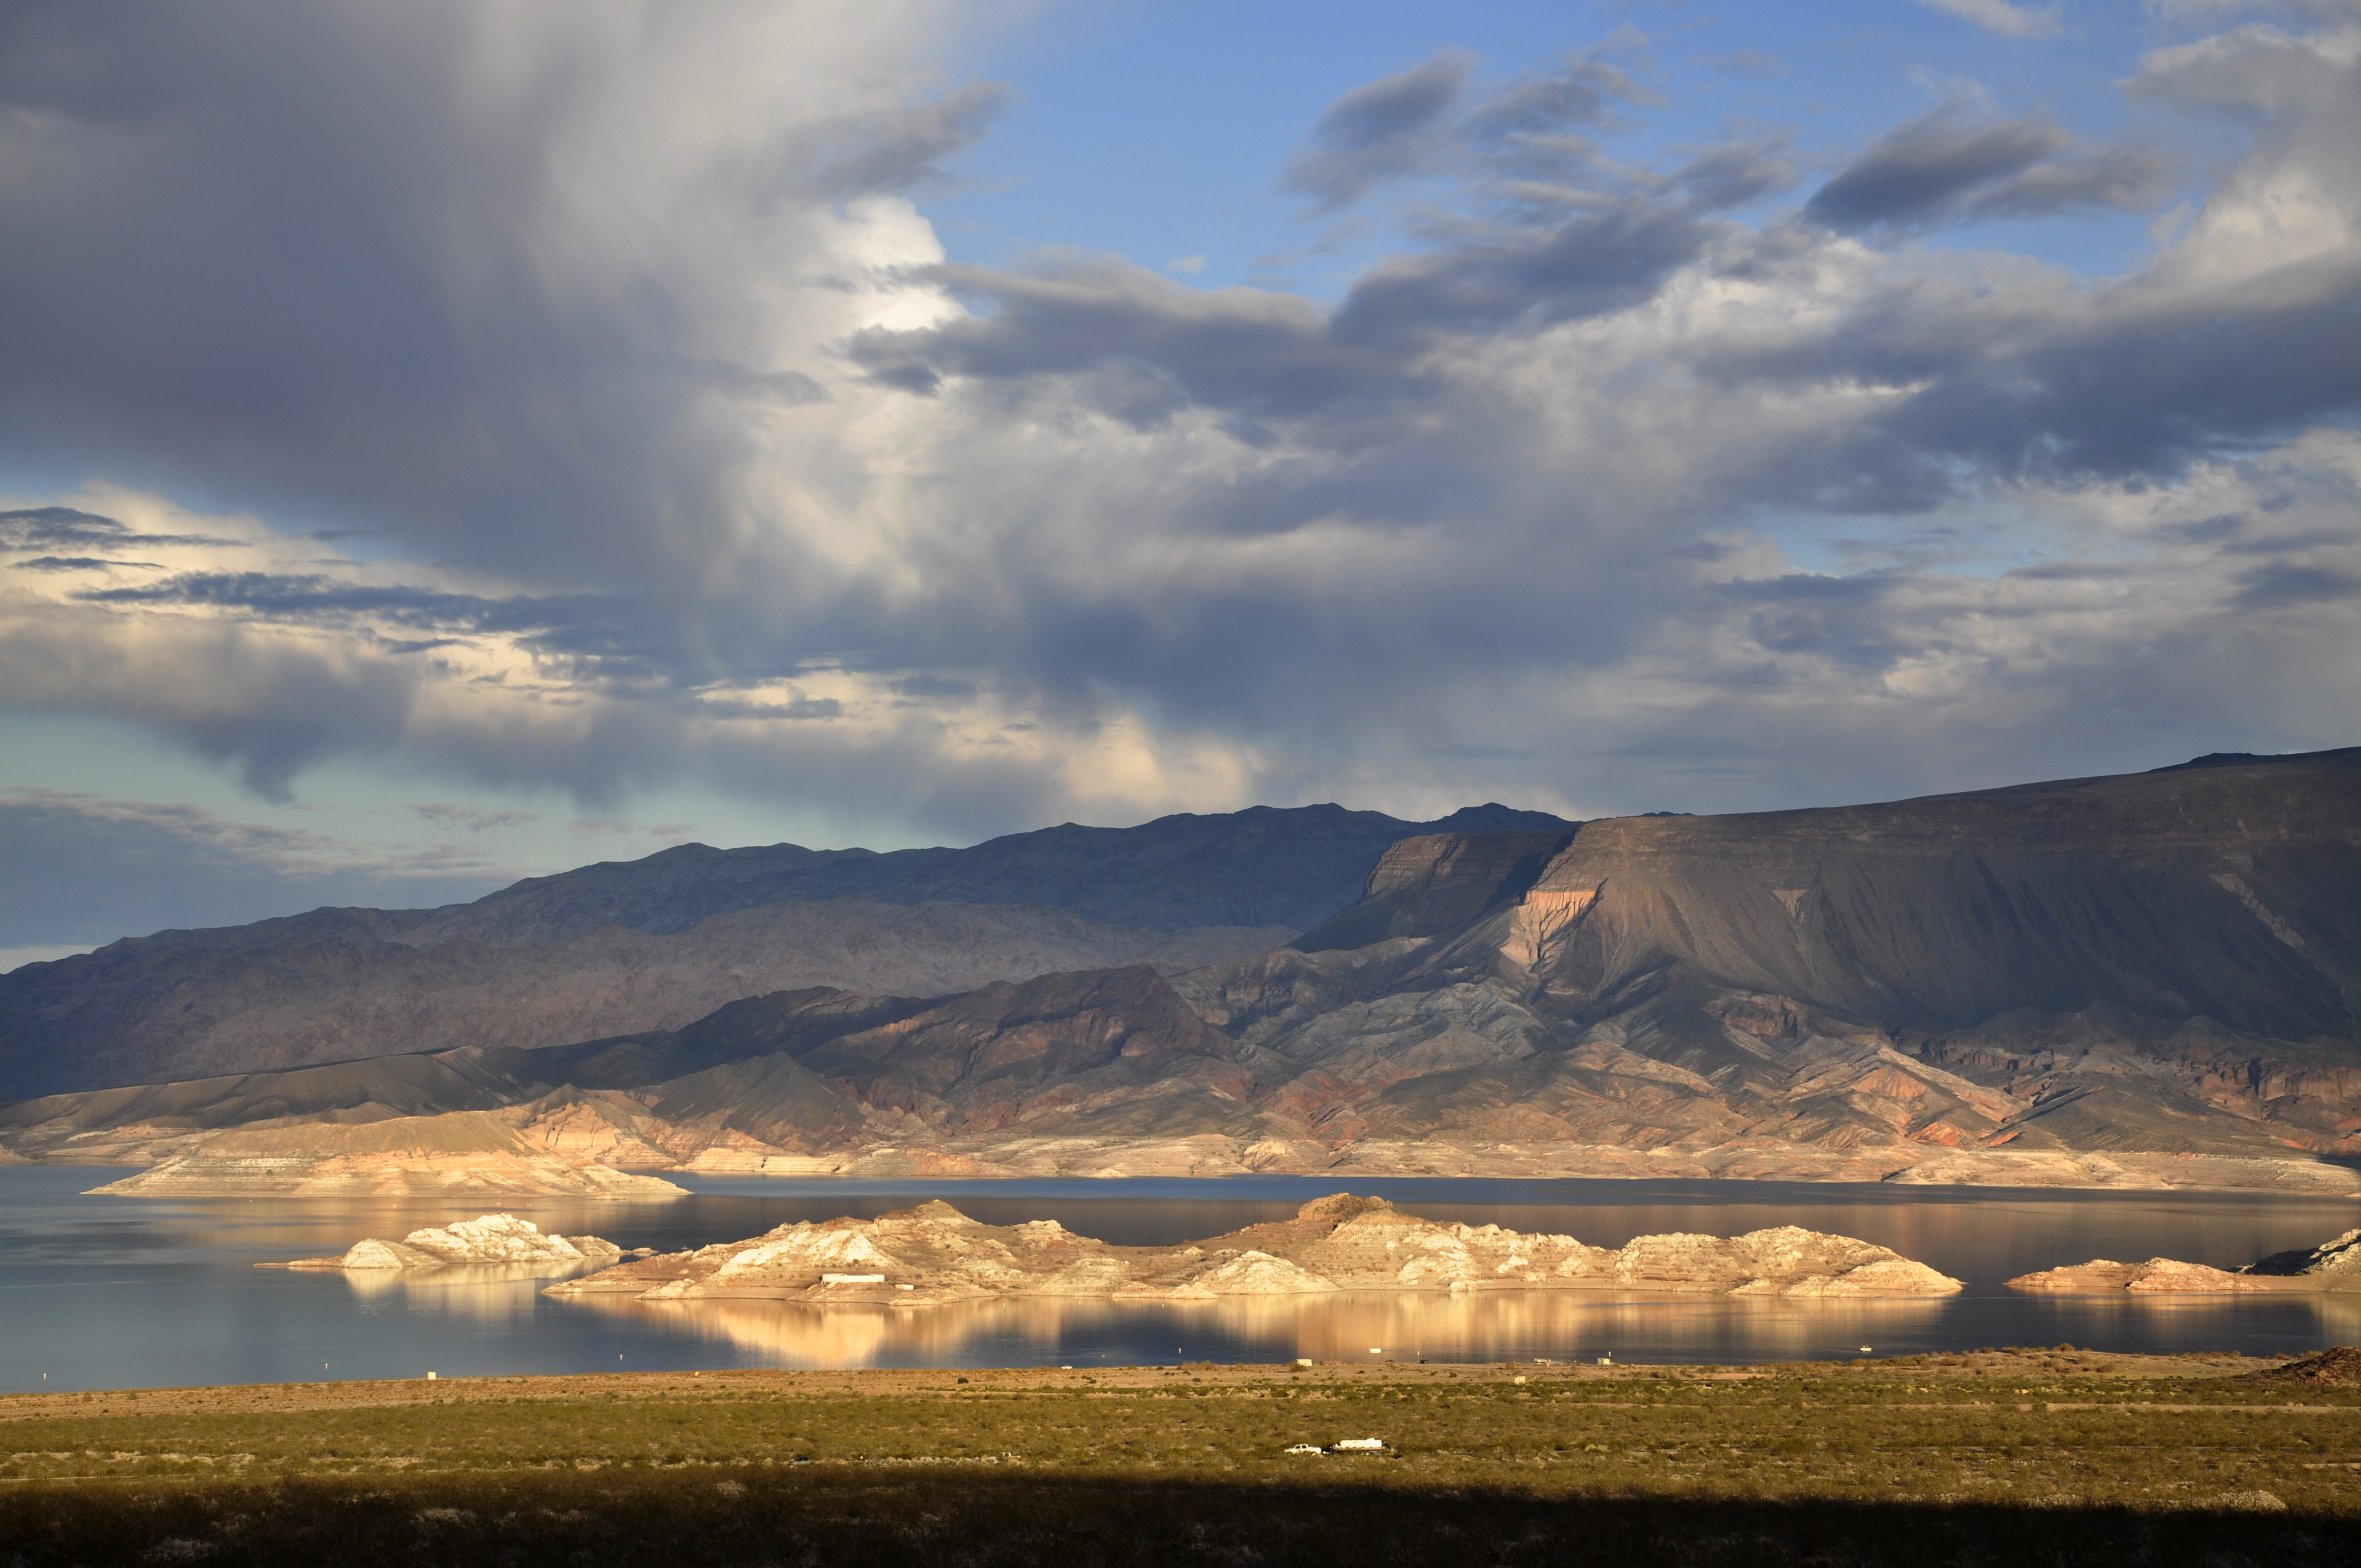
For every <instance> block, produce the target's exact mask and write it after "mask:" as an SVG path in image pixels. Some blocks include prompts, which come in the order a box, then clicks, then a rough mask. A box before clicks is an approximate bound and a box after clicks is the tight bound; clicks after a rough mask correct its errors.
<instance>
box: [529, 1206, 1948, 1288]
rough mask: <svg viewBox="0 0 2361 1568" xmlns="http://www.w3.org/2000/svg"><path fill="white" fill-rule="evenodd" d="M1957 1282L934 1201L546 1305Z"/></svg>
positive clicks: (811, 1228) (1333, 1225) (1809, 1247)
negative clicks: (1142, 1241)
mask: <svg viewBox="0 0 2361 1568" xmlns="http://www.w3.org/2000/svg"><path fill="white" fill-rule="evenodd" d="M1960 1288H1961V1287H1960V1281H1958V1280H1956V1279H1951V1278H1949V1277H1945V1276H1943V1275H1941V1274H1938V1273H1937V1272H1935V1271H1934V1270H1933V1269H1931V1268H1928V1267H1927V1266H1925V1265H1923V1264H1918V1263H1914V1262H1912V1261H1910V1260H1909V1259H1907V1258H1904V1257H1901V1256H1899V1255H1896V1254H1894V1253H1893V1252H1891V1251H1889V1250H1888V1249H1886V1248H1884V1247H1881V1246H1875V1245H1871V1244H1870V1243H1867V1242H1861V1241H1855V1240H1853V1239H1851V1238H1850V1237H1846V1236H1828V1235H1821V1234H1817V1233H1816V1232H1812V1231H1806V1230H1800V1229H1797V1228H1795V1227H1794V1226H1785V1227H1782V1228H1779V1229H1776V1230H1768V1231H1757V1232H1754V1233H1752V1234H1749V1235H1744V1236H1737V1237H1731V1238H1723V1237H1717V1236H1695V1235H1668V1236H1642V1237H1640V1238H1638V1239H1637V1240H1635V1241H1633V1242H1631V1244H1630V1245H1627V1246H1625V1247H1623V1248H1622V1249H1621V1250H1620V1251H1609V1250H1607V1249H1605V1248H1602V1247H1593V1246H1586V1245H1583V1244H1582V1243H1581V1242H1579V1241H1576V1239H1575V1238H1574V1237H1572V1236H1564V1235H1527V1234H1521V1233H1519V1232H1516V1231H1511V1230H1505V1229H1503V1228H1501V1227H1500V1226H1499V1225H1466V1224H1458V1223H1438V1222H1435V1221H1433V1220H1425V1219H1421V1218H1419V1217H1418V1216H1416V1215H1413V1214H1409V1213H1405V1212H1402V1211H1401V1210H1399V1209H1397V1208H1395V1207H1393V1206H1392V1205H1391V1204H1389V1203H1388V1202H1386V1201H1384V1200H1383V1199H1380V1198H1356V1197H1353V1196H1351V1195H1350V1194H1345V1193H1338V1194H1335V1195H1334V1196H1333V1197H1328V1198H1323V1199H1320V1200H1318V1201H1314V1202H1312V1203H1307V1204H1305V1205H1304V1206H1303V1208H1302V1209H1301V1210H1300V1211H1298V1212H1297V1213H1296V1216H1295V1218H1293V1219H1292V1220H1284V1221H1278V1222H1274V1223H1268V1224H1259V1225H1250V1226H1248V1227H1246V1229H1245V1230H1242V1231H1237V1232H1235V1233H1233V1234H1229V1235H1224V1236H1215V1237H1213V1238H1211V1239H1209V1240H1206V1241H1202V1242H1191V1243H1189V1244H1187V1245H1182V1246H1179V1247H1126V1246H1114V1245H1109V1244H1107V1243H1105V1242H1102V1241H1099V1240H1096V1239H1094V1238H1093V1237H1089V1236H1082V1235H1076V1234H1074V1233H1072V1232H1071V1231H1069V1230H1067V1229H1066V1228H1065V1227H1064V1226H1062V1225H1060V1224H1059V1223H1057V1222H1056V1221H1054V1220H1038V1221H1033V1222H1031V1223H1027V1224H1021V1225H986V1224H982V1223H978V1222H977V1221H974V1220H972V1219H970V1218H969V1217H968V1216H966V1215H965V1214H962V1213H961V1212H959V1211H958V1210H956V1209H954V1208H952V1207H951V1206H950V1204H948V1203H944V1202H941V1201H935V1202H929V1203H924V1204H921V1205H919V1206H918V1207H917V1208H915V1209H906V1210H902V1211H899V1212H895V1213H891V1214H887V1215H884V1216H883V1217H881V1218H879V1219H875V1220H853V1219H841V1220H829V1221H825V1222H822V1223H811V1222H809V1221H806V1222H802V1223H796V1224H794V1225H783V1226H781V1227H779V1228H778V1229H777V1230H775V1231H773V1232H770V1233H769V1234H766V1235H762V1236H757V1237H754V1238H752V1239H751V1240H748V1241H744V1242H738V1243H733V1244H725V1245H713V1246H707V1247H701V1248H699V1249H698V1250H697V1251H695V1252H688V1253H671V1254H665V1255H659V1256H653V1257H647V1258H642V1259H637V1260H634V1261H631V1262H628V1263H622V1264H619V1265H617V1266H614V1267H611V1268H607V1269H603V1270H601V1271H599V1272H598V1273H596V1274H591V1275H588V1276H585V1277H582V1278H579V1279H573V1280H568V1281H566V1282H565V1283H563V1284H560V1285H556V1286H553V1287H552V1288H551V1289H552V1292H553V1293H554V1294H561V1295H567V1296H577V1295H628V1296H631V1297H633V1298H636V1299H641V1300H649V1301H684V1300H703V1299H723V1298H766V1299H785V1300H800V1301H807V1302H816V1303H823V1304H825V1303H829V1302H838V1303H843V1304H847V1305H851V1304H854V1303H884V1304H888V1305H898V1306H922V1305H929V1304H938V1303H943V1302H950V1301H960V1300H969V1299H979V1298H989V1297H1003V1296H1051V1297H1097V1298H1104V1299H1109V1300H1115V1301H1125V1300H1130V1301H1154V1300H1164V1301H1185V1300H1205V1299H1217V1298H1233V1297H1290V1296H1310V1295H1319V1294H1323V1293H1328V1292H1335V1291H1367V1290H1379V1291H1400V1290H1411V1291H1465V1290H1500V1289H1586V1290H1596V1291H1633V1292H1653V1291H1676V1292H1680V1293H1684V1294H1699V1293H1705V1294H1713V1295H1726V1296H1748V1295H1753V1296H1762V1295H1790V1296H1857V1297H1911V1296H1940V1295H1948V1294H1949V1293H1951V1292H1953V1291H1956V1290H1958V1289H1960Z"/></svg>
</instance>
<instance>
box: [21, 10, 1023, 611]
mask: <svg viewBox="0 0 2361 1568" xmlns="http://www.w3.org/2000/svg"><path fill="white" fill-rule="evenodd" d="M632 9H633V8H632V7H630V6H620V5H585V6H579V7H533V6H526V7H518V8H513V9H511V10H510V11H508V12H505V13H499V14H495V13H491V12H488V11H487V10H486V9H485V8H484V7H482V6H480V5H475V4H472V3H470V0H419V3H417V4H413V5H397V6H383V5H368V4H363V3H360V0H322V3H319V4H302V5H298V4H293V3H280V0H239V3H236V4H232V5H221V6H210V7H198V6H162V7H157V6H148V5H129V4H112V3H101V4H82V3H81V0H21V3H19V4H16V5H10V6H9V7H7V8H6V16H7V21H6V26H5V31H0V159H5V160H6V162H7V165H8V167H9V170H10V175H9V178H8V179H7V180H6V181H5V182H0V233H5V234H6V235H8V236H9V240H8V243H7V244H6V245H5V246H0V298H6V299H9V300H12V301H17V302H27V301H36V300H38V301H39V302H41V304H40V308H38V309H12V310H8V311H5V312H0V429H5V431H7V432H8V433H9V434H8V436H7V438H6V439H7V441H8V443H9V444H11V445H14V446H16V448H18V449H19V450H37V451H39V452H40V453H41V454H42V455H43V456H44V458H45V459H46V460H49V461H51V462H60V461H79V462H92V463H96V462H100V461H104V462H106V463H108V464H110V465H112V471H113V472H114V473H115V476H116V477H121V478H125V479H131V480H137V481H146V482H154V483H172V482H178V481H184V480H189V479H198V480H201V481H203V482H204V483H205V484H207V485H209V486H211V487H213V488H215V489H216V490H217V491H220V490H226V491H228V492H230V493H234V494H238V495H241V496H246V497H251V498H254V499H256V500H258V501H260V502H264V503H267V504H269V505H270V506H272V507H273V508H274V509H276V510H279V511H280V512H281V513H282V514H283V513H289V512H291V513H293V514H295V515H297V516H304V517H308V518H310V519H313V520H316V521H320V522H323V523H333V524H336V525H339V526H340V527H361V528H382V529H385V530H389V531H390V532H391V533H393V534H395V535H398V536H401V537H406V538H409V539H411V540H413V541H415V540H419V539H421V538H422V537H424V538H427V539H429V540H431V541H432V542H433V543H431V544H430V548H431V549H434V550H436V551H437V552H438V553H442V554H446V555H449V556H454V557H460V558H466V559H470V560H475V561H478V562H484V563H488V564H494V565H501V566H510V567H524V568H530V569H532V570H533V571H536V572H540V571H545V570H547V569H548V566H549V565H550V563H551V562H553V561H555V560H560V559H563V560H566V561H567V562H568V563H570V564H571V565H573V566H574V567H575V568H576V569H577V571H578V572H579V574H580V575H582V576H586V577H591V578H596V577H598V576H606V575H608V574H610V573H612V574H620V575H623V576H630V577H633V578H636V579H640V580H647V579H651V578H654V577H660V576H667V575H677V574H678V572H679V570H680V566H679V560H678V553H677V552H676V551H675V550H674V549H671V548H666V547H664V543H663V542H662V541H660V539H659V538H658V536H657V535H656V534H655V533H654V532H652V531H651V530H650V529H649V527H648V526H647V524H648V521H649V519H650V517H651V514H652V512H657V513H661V514H664V515H667V516H669V517H670V518H671V520H672V525H671V526H672V540H671V543H675V544H676V543H680V542H681V538H680V536H681V531H684V530H686V531H690V532H697V531H708V530H711V529H714V528H715V527H716V526H717V525H718V523H719V519H720V518H721V516H722V515H723V514H724V513H725V512H726V511H727V510H728V505H727V500H726V498H725V497H724V496H723V495H722V494H721V493H720V491H719V489H718V488H717V486H718V484H719V479H718V476H719V474H720V473H721V472H722V471H723V470H724V469H725V468H727V467H728V466H730V465H731V464H733V463H735V462H738V461H741V460H742V457H743V455H744V452H745V450H746V436H745V434H744V432H743V428H742V425H741V424H739V423H736V422H733V420H732V418H731V417H730V414H729V411H728V405H729V403H730V401H731V400H739V399H747V398H752V399H754V400H759V401H778V400H785V401H786V402H788V403H796V402H800V401H808V400H813V399H815V398H817V397H819V396H821V395H823V394H822V392H821V389H819V387H818V383H817V381H816V380H814V379H813V378H812V377H811V375H810V374H809V368H808V367H797V366H792V365H779V364H775V363H763V361H762V360H761V359H760V358H759V357H757V358H752V359H751V360H750V361H745V362H741V359H740V358H739V357H738V356H735V355H733V354H731V353H730V352H727V351H726V347H727V345H730V344H731V343H732V342H733V340H738V339H742V337H743V333H742V330H741V329H742V321H741V319H738V318H741V317H742V311H741V305H740V302H738V301H737V300H736V299H734V298H732V297H731V296H733V295H734V294H736V292H737V291H738V290H739V289H740V287H741V280H740V279H739V278H738V277H737V276H736V272H737V269H738V266H739V262H738V260H737V259H736V258H734V257H733V256H732V255H731V254H730V250H729V248H728V247H729V246H730V245H737V244H742V243H744V242H745V240H746V239H747V237H748V230H749V229H750V228H760V227H761V226H762V225H778V226H777V229H776V232H771V233H764V234H762V235H760V236H759V238H758V241H757V242H758V243H760V244H762V246H763V249H764V250H765V252H766V255H767V258H768V259H769V260H770V262H771V264H772V265H773V266H774V267H783V268H785V269H794V268H796V267H797V266H798V265H801V264H803V263H804V261H805V260H807V259H813V260H817V259H818V256H817V253H816V252H815V251H814V247H813V242H811V241H810V239H809V235H810V234H811V233H812V232H813V221H812V218H811V214H812V213H813V210H814V208H815V206H816V205H818V206H820V207H822V208H824V207H825V204H827V203H845V202H851V201H855V200H857V199H859V198H861V197H862V196H864V195H866V194H868V193H872V192H882V191H892V190H899V189H904V188H906V187H909V186H911V185H913V184H922V183H925V182H927V181H933V180H937V179H939V177H940V176H941V172H942V170H943V169H944V167H945V160H946V159H949V158H950V157H952V156H953V155H955V154H956V153H957V152H958V151H959V150H960V149H961V148H963V147H965V146H967V145H968V144H969V143H970V142H972V140H973V139H974V137H977V136H978V135H980V134H982V132H983V129H984V128H985V126H987V125H988V124H989V123H990V120H991V118H992V116H993V115H994V113H995V112H997V110H998V109H999V108H1000V106H1001V105H1002V104H1004V103H1005V96H1006V95H1005V92H1004V91H1003V90H1001V89H999V88H996V87H994V86H992V85H990V84H983V83H976V84H970V85H966V86H962V87H959V88H956V89H954V90H952V91H950V93H946V94H944V95H942V96H940V97H939V98H937V99H935V100H934V101H931V102H928V101H924V100H918V101H912V102H903V103H878V102H875V100H877V99H879V98H880V97H883V96H886V95H888V94H889V93H891V89H890V87H889V88H887V89H884V90H881V89H879V88H878V87H876V86H874V85H865V84H864V83H865V82H869V83H873V82H876V81H879V80H884V78H883V77H882V76H881V74H880V73H879V72H876V71H863V70H862V69H860V68H859V66H858V63H857V57H856V60H854V61H851V62H848V63H851V64H852V66H853V69H851V70H837V71H835V74H834V76H833V77H831V75H830V71H831V69H832V68H831V67H830V66H829V63H828V61H829V48H828V46H829V39H827V38H825V37H820V36H813V37H811V38H809V39H808V43H809V49H808V50H807V53H808V55H809V58H810V60H811V61H812V64H811V66H810V68H809V69H810V71H811V72H812V80H809V81H801V80H798V79H797V78H796V71H798V70H801V69H804V68H802V67H799V66H798V65H796V63H795V61H796V57H795V56H792V55H784V54H779V53H776V52H773V51H774V45H775V43H776V42H777V40H772V39H766V38H761V37H759V36H752V35H754V34H756V33H758V32H759V30H760V29H762V28H766V27H773V26H774V25H785V24H787V23H789V22H791V21H792V18H791V17H787V16H780V17H778V18H777V20H776V23H775V24H774V22H772V21H771V20H768V19H758V18H759V13H758V12H757V11H755V10H754V9H752V8H750V7H738V6H732V5H727V4H712V3H697V4H685V5H678V6H668V7H664V8H661V9H660V10H653V11H649V12H647V14H645V15H644V16H630V15H628V13H630V12H631V11H632ZM569 13H570V14H569ZM733 18H735V19H737V20H733ZM741 22H742V26H741ZM725 24H726V25H728V26H741V30H743V31H747V32H748V33H749V34H750V36H749V37H748V38H747V39H746V40H745V43H744V45H743V47H741V49H739V50H738V51H736V53H735V55H732V54H730V53H729V52H727V51H721V50H714V49H710V48H709V46H710V44H711V43H712V42H713V41H714V40H712V39H709V38H706V37H704V36H703V34H704V33H709V32H713V31H715V30H716V29H717V28H724V30H726V28H725V26H724V25H725ZM508 72H513V73H514V75H513V78H512V79H511V77H510V76H507V75H504V74H503V73H508ZM634 73H636V74H637V77H638V80H637V81H634V79H633V76H634ZM766 75H767V77H768V78H769V80H767V81H765V80H764V79H765V77H766ZM756 82H763V85H764V86H765V87H766V88H767V91H768V92H769V93H770V94H771V104H770V105H767V106H765V105H762V104H755V105H754V106H752V107H750V106H749V97H748V90H749V88H750V87H752V86H753V85H754V84H755V83H756ZM691 94H699V95H701V98H702V100H703V101H700V102H698V103H697V104H696V107H695V109H694V110H693V111H692V109H691V107H690V95H691ZM912 96H913V97H914V98H915V95H912ZM864 99H865V100H870V102H866V103H863V102H862V100H864ZM708 110H714V111H716V112H715V113H714V114H712V115H709V116H708ZM707 135H709V136H710V137H711V145H709V146H708V145H703V144H700V142H699V141H698V139H697V138H698V137H700V136H707ZM673 203H683V204H682V205H680V206H679V207H678V209H677V210H673V209H672V204H673ZM717 214H719V215H721V216H723V217H724V218H725V220H726V221H728V222H730V223H732V224H734V225H736V227H735V228H734V230H732V231H730V232H729V233H728V234H726V235H725V234H724V233H722V232H720V231H713V232H692V231H691V230H689V229H686V228H684V227H682V225H685V224H686V225H695V224H699V223H705V222H708V221H710V220H711V219H713V218H714V217H715V216H716V215H717ZM725 240H726V242H727V243H726V244H723V243H719V242H723V241H725ZM651 247H653V248H651ZM707 247H711V248H709V249H708V248H707ZM700 252H702V254H700ZM799 253H808V254H799ZM717 268H718V269H724V270H722V271H720V272H717V271H715V270H714V269H717ZM747 346H748V347H750V348H751V349H752V350H753V352H754V353H755V354H758V355H759V354H760V352H761V350H762V345H760V344H759V343H756V344H751V345H747ZM716 349H724V350H725V351H723V352H715V350H716ZM126 453H136V454H137V458H136V459H135V460H129V461H126V458H125V456H124V455H125V454H126Z"/></svg>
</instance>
